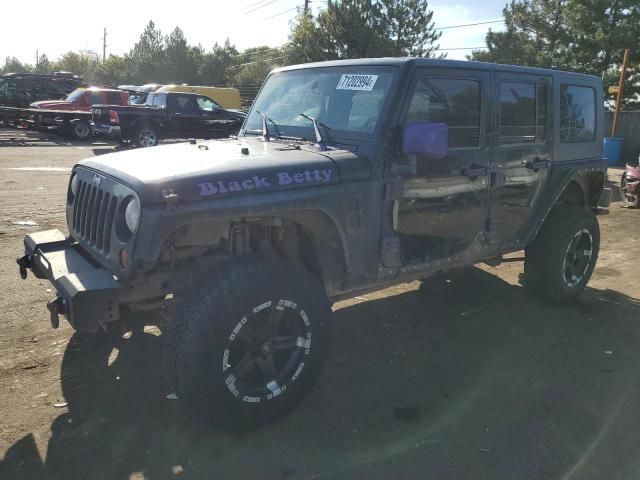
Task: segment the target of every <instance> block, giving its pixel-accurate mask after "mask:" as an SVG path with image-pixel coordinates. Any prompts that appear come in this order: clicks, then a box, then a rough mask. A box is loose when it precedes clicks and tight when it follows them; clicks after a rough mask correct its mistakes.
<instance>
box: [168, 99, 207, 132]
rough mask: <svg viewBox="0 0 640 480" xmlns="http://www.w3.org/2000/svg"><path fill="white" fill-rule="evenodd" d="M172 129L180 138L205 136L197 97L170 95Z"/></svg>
mask: <svg viewBox="0 0 640 480" xmlns="http://www.w3.org/2000/svg"><path fill="white" fill-rule="evenodd" d="M167 100H168V107H169V120H170V122H169V123H170V125H171V126H170V129H171V131H172V133H173V134H175V135H176V136H177V137H180V138H191V137H193V138H200V137H203V136H204V132H203V130H202V117H201V116H200V112H199V110H198V104H197V102H196V97H195V95H180V94H176V95H168V96H167Z"/></svg>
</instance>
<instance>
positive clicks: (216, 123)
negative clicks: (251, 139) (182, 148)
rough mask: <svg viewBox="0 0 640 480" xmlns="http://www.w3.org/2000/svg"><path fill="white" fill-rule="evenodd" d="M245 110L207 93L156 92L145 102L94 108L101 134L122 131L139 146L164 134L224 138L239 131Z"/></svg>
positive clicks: (124, 137)
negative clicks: (227, 105)
mask: <svg viewBox="0 0 640 480" xmlns="http://www.w3.org/2000/svg"><path fill="white" fill-rule="evenodd" d="M245 116H246V115H245V114H244V113H243V112H237V111H231V110H225V109H224V108H222V107H221V106H220V105H218V104H217V103H216V102H214V101H213V100H211V99H210V98H208V97H205V96H204V95H197V94H194V93H163V92H153V93H150V94H149V95H148V97H147V101H146V103H145V104H144V105H140V106H138V105H135V106H134V105H131V106H126V107H124V106H117V105H99V106H96V107H94V109H93V128H94V131H95V132H96V133H98V134H106V135H118V136H119V137H120V138H121V139H122V140H123V141H131V142H133V143H134V144H135V145H136V146H139V147H152V146H154V145H157V144H158V142H159V141H160V139H162V138H224V137H228V136H229V135H235V134H237V133H238V131H239V130H240V126H241V125H242V122H243V121H244V118H245Z"/></svg>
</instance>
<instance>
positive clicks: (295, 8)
mask: <svg viewBox="0 0 640 480" xmlns="http://www.w3.org/2000/svg"><path fill="white" fill-rule="evenodd" d="M297 9H298V7H293V8H290V9H289V10H285V11H284V12H280V13H276V14H275V15H271V16H270V17H265V18H263V19H262V20H270V19H272V18H276V17H279V16H280V15H284V14H285V13H289V12H293V11H294V10H297Z"/></svg>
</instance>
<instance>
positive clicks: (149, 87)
mask: <svg viewBox="0 0 640 480" xmlns="http://www.w3.org/2000/svg"><path fill="white" fill-rule="evenodd" d="M160 87H162V85H159V84H157V83H147V84H145V85H141V86H139V87H136V88H135V89H134V90H133V92H132V93H131V94H130V95H129V105H144V104H145V103H146V101H147V96H148V95H149V94H150V93H151V92H155V91H156V90H158V89H159V88H160Z"/></svg>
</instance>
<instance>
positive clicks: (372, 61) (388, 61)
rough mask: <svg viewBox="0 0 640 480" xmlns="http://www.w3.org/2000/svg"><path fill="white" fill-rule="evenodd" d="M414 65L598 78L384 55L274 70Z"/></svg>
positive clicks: (485, 63)
mask: <svg viewBox="0 0 640 480" xmlns="http://www.w3.org/2000/svg"><path fill="white" fill-rule="evenodd" d="M409 65H412V66H416V67H446V68H472V69H483V70H495V71H509V72H514V73H527V74H533V75H535V74H538V75H540V74H546V75H572V76H576V77H583V78H584V79H585V80H586V79H589V80H594V79H598V80H599V79H600V77H597V76H595V75H587V74H584V73H576V72H567V71H564V70H553V69H548V68H535V67H522V66H519V65H504V64H498V63H488V62H472V61H466V60H441V59H434V58H421V57H400V58H398V57H386V58H358V59H353V60H329V61H326V62H316V63H304V64H300V65H290V66H288V67H282V68H277V69H275V70H273V71H274V72H285V71H290V70H302V69H306V68H322V67H347V66H396V67H401V68H402V67H405V66H409Z"/></svg>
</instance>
